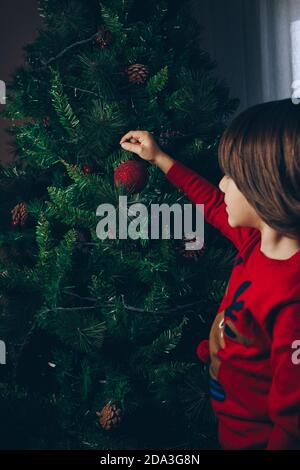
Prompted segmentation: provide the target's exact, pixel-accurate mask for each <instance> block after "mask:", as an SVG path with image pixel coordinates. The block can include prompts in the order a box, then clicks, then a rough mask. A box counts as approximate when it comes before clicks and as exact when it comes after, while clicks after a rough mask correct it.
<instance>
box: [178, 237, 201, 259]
mask: <svg viewBox="0 0 300 470" xmlns="http://www.w3.org/2000/svg"><path fill="white" fill-rule="evenodd" d="M195 241H196V237H189V236H187V237H183V239H182V240H180V242H179V244H178V246H177V247H176V251H177V253H179V255H181V256H182V257H184V258H186V259H189V260H193V261H198V260H199V259H200V258H201V257H202V256H203V255H204V253H205V251H206V246H205V243H204V244H203V247H202V248H200V249H199V250H187V249H186V248H185V244H186V243H188V242H195Z"/></svg>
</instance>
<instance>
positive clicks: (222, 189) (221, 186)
mask: <svg viewBox="0 0 300 470" xmlns="http://www.w3.org/2000/svg"><path fill="white" fill-rule="evenodd" d="M224 178H225V176H223V178H222V179H221V181H220V183H219V188H220V189H221V191H222V192H223V193H224V192H225V191H224V187H223V183H224Z"/></svg>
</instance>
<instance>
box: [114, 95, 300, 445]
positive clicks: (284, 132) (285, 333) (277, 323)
mask: <svg viewBox="0 0 300 470" xmlns="http://www.w3.org/2000/svg"><path fill="white" fill-rule="evenodd" d="M128 141H129V142H128ZM120 143H121V145H122V147H123V148H124V149H126V150H128V151H131V152H134V153H136V154H137V155H139V156H140V157H141V158H143V159H144V160H147V161H149V162H150V163H152V164H155V165H157V166H158V167H159V168H160V169H161V170H162V171H163V172H164V173H165V174H166V177H167V179H168V180H169V181H170V182H171V183H172V184H174V185H175V186H176V187H178V188H180V189H181V190H182V191H184V193H185V194H186V195H187V197H188V198H189V199H190V200H191V201H192V202H194V203H198V204H204V216H205V220H206V221H207V222H209V223H210V224H212V225H213V226H214V227H216V228H218V229H219V230H220V231H221V232H222V233H223V235H225V236H226V237H228V238H229V239H230V240H231V241H232V242H233V243H234V245H235V246H236V248H237V250H238V254H237V256H236V259H235V262H234V266H233V269H232V274H231V277H230V280H229V283H228V285H227V289H226V293H225V295H224V297H223V299H222V302H221V304H220V306H219V308H218V311H217V315H216V317H215V321H214V323H213V326H212V329H211V332H210V335H209V342H208V341H206V340H205V341H204V342H201V343H200V344H199V345H198V347H197V355H198V357H199V359H200V360H203V361H205V362H206V361H207V362H208V359H209V363H210V367H209V372H210V396H211V402H212V406H213V409H214V411H215V413H216V415H217V418H218V426H219V441H220V444H221V446H222V448H223V449H268V450H270V449H278V450H279V449H300V353H299V352H300V351H299V348H300V106H296V105H295V104H293V103H292V101H291V100H289V99H286V100H280V101H275V102H269V103H263V104H259V105H256V106H253V107H252V108H250V109H248V110H246V111H244V112H243V113H241V114H240V115H239V116H238V117H236V118H235V119H234V120H233V121H232V123H231V125H230V126H229V128H228V129H227V130H226V131H225V132H224V134H223V136H222V139H221V142H220V145H219V164H220V167H221V169H222V171H223V172H224V174H225V175H224V177H223V178H222V180H221V182H220V184H219V188H220V190H219V189H217V188H216V187H215V186H214V185H213V184H211V183H210V182H209V181H207V180H206V179H204V178H203V177H201V176H200V175H198V174H197V173H196V172H194V171H192V170H191V169H189V168H187V167H185V166H184V165H183V164H182V163H180V162H179V161H176V160H174V159H173V158H171V157H170V156H168V155H167V154H165V153H164V152H162V150H161V149H160V148H159V147H158V146H157V144H156V142H155V140H154V139H153V137H152V136H151V134H150V133H149V132H144V131H131V132H128V133H127V134H126V135H125V136H124V137H123V138H122V139H121V142H120ZM297 348H298V351H297Z"/></svg>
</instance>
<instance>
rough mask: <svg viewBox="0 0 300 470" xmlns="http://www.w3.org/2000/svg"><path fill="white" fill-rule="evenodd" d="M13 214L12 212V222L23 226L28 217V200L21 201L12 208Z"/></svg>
mask: <svg viewBox="0 0 300 470" xmlns="http://www.w3.org/2000/svg"><path fill="white" fill-rule="evenodd" d="M11 214H12V224H13V225H21V226H22V227H23V226H24V225H25V223H26V220H27V218H28V208H27V204H26V202H20V203H19V204H17V205H16V206H15V207H14V208H13V209H12V211H11Z"/></svg>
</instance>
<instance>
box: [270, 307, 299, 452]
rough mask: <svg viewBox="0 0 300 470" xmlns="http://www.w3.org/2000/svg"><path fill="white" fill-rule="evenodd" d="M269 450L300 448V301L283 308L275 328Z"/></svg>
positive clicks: (277, 317) (276, 320) (272, 356)
mask: <svg viewBox="0 0 300 470" xmlns="http://www.w3.org/2000/svg"><path fill="white" fill-rule="evenodd" d="M271 366H272V373H273V380H272V386H271V389H270V393H269V398H268V405H269V414H270V417H271V419H272V421H273V422H274V428H273V431H272V433H271V436H270V439H269V443H268V446H267V450H289V449H298V450H300V302H295V303H293V304H289V305H286V306H284V307H283V308H281V310H280V311H279V312H278V314H277V315H276V319H275V324H274V327H273V342H272V354H271Z"/></svg>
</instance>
